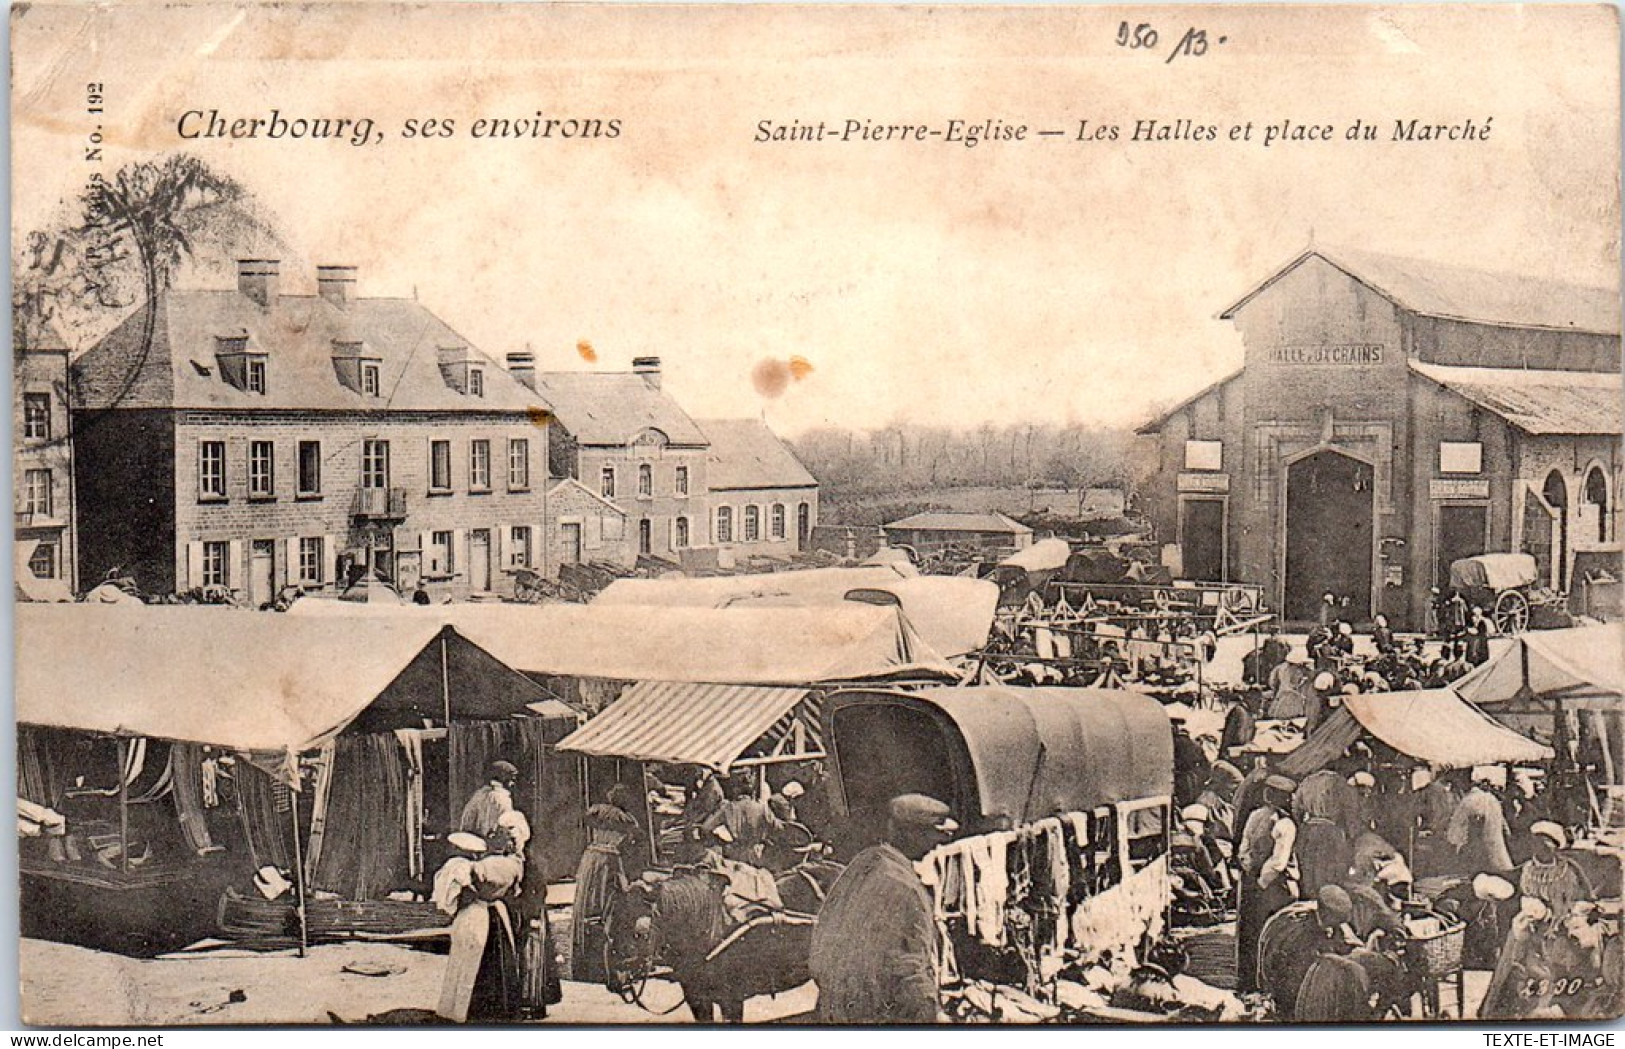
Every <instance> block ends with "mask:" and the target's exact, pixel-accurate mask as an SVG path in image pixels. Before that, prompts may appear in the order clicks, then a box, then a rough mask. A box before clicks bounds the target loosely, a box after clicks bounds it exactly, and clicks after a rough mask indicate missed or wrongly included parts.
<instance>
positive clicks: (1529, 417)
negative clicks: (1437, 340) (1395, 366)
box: [1411, 361, 1625, 435]
mask: <svg viewBox="0 0 1625 1049" xmlns="http://www.w3.org/2000/svg"><path fill="white" fill-rule="evenodd" d="M1411 370H1412V371H1414V372H1416V373H1417V374H1419V375H1423V376H1426V377H1427V378H1429V379H1432V380H1433V381H1434V382H1436V383H1438V384H1439V385H1440V386H1443V387H1444V388H1446V389H1448V390H1451V391H1453V392H1454V393H1457V394H1460V395H1461V396H1462V397H1465V398H1467V399H1468V400H1469V401H1472V402H1473V403H1474V404H1476V405H1478V406H1479V407H1481V408H1483V409H1485V410H1486V411H1490V412H1494V413H1495V414H1496V415H1499V416H1500V417H1501V418H1503V419H1505V420H1506V421H1507V422H1509V423H1511V424H1512V425H1513V426H1516V427H1517V428H1518V429H1520V430H1522V431H1523V432H1525V433H1528V434H1576V435H1580V434H1584V435H1592V434H1607V435H1618V434H1620V433H1622V432H1625V425H1622V422H1625V408H1622V406H1621V402H1620V395H1621V383H1620V376H1619V373H1617V372H1570V371H1550V370H1538V369H1533V368H1529V369H1524V368H1463V367H1452V366H1446V365H1442V364H1422V363H1419V362H1417V361H1412V362H1411Z"/></svg>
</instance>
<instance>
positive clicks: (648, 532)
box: [638, 517, 654, 554]
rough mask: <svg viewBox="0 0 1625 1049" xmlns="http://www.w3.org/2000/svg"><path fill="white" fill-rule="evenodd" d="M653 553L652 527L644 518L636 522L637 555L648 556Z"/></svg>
mask: <svg viewBox="0 0 1625 1049" xmlns="http://www.w3.org/2000/svg"><path fill="white" fill-rule="evenodd" d="M653 552H654V525H653V523H652V522H651V521H650V520H649V519H648V518H647V517H645V518H644V519H643V520H641V521H639V522H638V553H640V554H649V553H653Z"/></svg>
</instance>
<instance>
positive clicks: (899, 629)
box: [288, 601, 958, 686]
mask: <svg viewBox="0 0 1625 1049" xmlns="http://www.w3.org/2000/svg"><path fill="white" fill-rule="evenodd" d="M288 615H289V616H290V617H293V618H306V617H308V618H310V619H312V620H324V619H326V620H331V619H336V618H347V617H355V618H365V617H371V616H377V617H381V618H386V619H403V620H415V621H419V622H429V623H434V624H440V625H447V626H451V627H452V628H454V629H455V630H456V631H457V632H458V633H459V634H461V635H462V636H463V637H465V638H467V639H468V640H470V641H472V642H474V643H475V644H476V645H478V646H479V647H481V648H483V649H485V651H487V652H489V653H490V654H491V655H493V656H495V657H496V658H497V659H499V660H501V661H502V662H504V663H506V664H508V665H509V666H511V667H514V668H515V669H518V670H522V671H525V672H526V673H532V674H553V675H559V676H569V677H587V678H605V679H609V680H617V681H688V682H710V683H716V684H733V685H786V686H794V685H811V684H817V683H819V682H827V681H864V680H872V679H885V678H929V679H932V680H944V679H948V680H951V679H955V678H957V677H958V674H957V672H956V671H955V669H954V668H953V666H952V665H950V664H949V663H948V662H947V661H946V660H944V659H943V658H942V656H941V655H939V654H938V653H937V652H936V651H935V650H933V649H932V648H931V646H930V645H928V644H926V643H925V642H924V641H923V640H922V639H921V638H920V636H919V634H917V633H916V632H915V631H914V630H913V628H911V627H910V626H909V625H908V622H907V620H906V619H905V618H904V617H903V616H902V615H900V614H899V612H898V610H897V609H896V608H880V607H876V606H873V605H865V604H859V603H857V602H851V601H848V602H843V603H841V604H838V605H829V606H819V607H814V608H776V607H769V608H757V607H743V608H646V607H641V606H625V607H617V606H610V607H602V606H599V605H567V604H553V605H510V604H450V605H424V606H413V605H402V606H387V605H346V604H343V603H341V602H338V601H296V602H294V604H293V607H292V608H291V609H290V610H289V612H288Z"/></svg>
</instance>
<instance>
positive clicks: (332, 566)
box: [322, 535, 339, 586]
mask: <svg viewBox="0 0 1625 1049" xmlns="http://www.w3.org/2000/svg"><path fill="white" fill-rule="evenodd" d="M338 560H339V537H338V536H336V535H324V536H322V585H324V586H327V585H331V584H332V583H335V582H337V575H338Z"/></svg>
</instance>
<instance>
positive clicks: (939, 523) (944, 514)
mask: <svg viewBox="0 0 1625 1049" xmlns="http://www.w3.org/2000/svg"><path fill="white" fill-rule="evenodd" d="M885 528H887V529H893V528H908V529H918V530H921V531H928V532H1009V533H1010V534H1012V535H1030V534H1031V533H1032V529H1031V528H1028V527H1027V526H1026V525H1024V524H1022V523H1021V522H1020V521H1015V520H1011V519H1010V518H1008V517H1006V516H1004V515H1003V514H1001V513H991V514H970V513H964V514H961V513H952V512H949V511H926V512H925V513H920V514H914V515H912V516H909V517H905V518H903V519H902V520H901V521H893V522H891V523H890V524H888V525H886V526H885Z"/></svg>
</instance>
